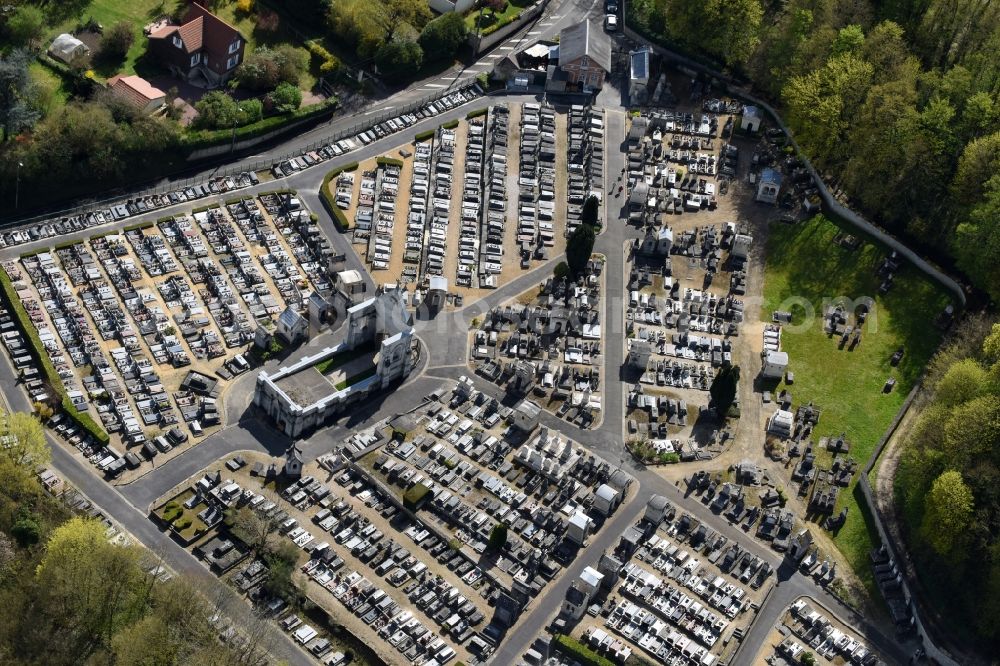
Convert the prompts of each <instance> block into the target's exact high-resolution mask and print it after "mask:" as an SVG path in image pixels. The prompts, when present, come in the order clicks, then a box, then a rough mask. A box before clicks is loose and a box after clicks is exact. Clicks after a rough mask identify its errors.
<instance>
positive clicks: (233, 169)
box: [0, 75, 476, 229]
mask: <svg viewBox="0 0 1000 666" xmlns="http://www.w3.org/2000/svg"><path fill="white" fill-rule="evenodd" d="M475 84H476V76H475V75H470V76H466V77H463V78H459V79H456V80H455V81H453V82H452V83H451V85H449V86H448V87H447V88H444V89H442V90H438V91H435V92H434V93H433V94H431V95H428V96H426V97H422V98H421V99H419V100H417V101H415V102H411V103H410V104H406V105H404V106H400V107H392V108H391V109H387V110H382V111H380V112H377V113H372V114H370V115H368V116H364V117H363V119H359V120H358V122H356V123H355V124H353V125H350V126H348V127H344V128H341V129H339V130H338V131H336V132H334V133H332V134H330V135H328V136H326V137H325V138H323V139H318V140H316V141H313V142H312V143H310V144H308V145H306V146H302V147H299V148H297V149H295V150H293V151H290V152H288V153H285V154H282V155H279V156H275V157H271V158H268V159H264V160H256V161H252V162H240V163H237V164H233V165H230V166H227V167H225V168H219V169H217V170H215V171H213V172H212V173H211V174H207V175H206V174H205V173H204V172H199V173H195V174H191V175H190V176H186V174H189V173H191V169H186V170H184V171H179V172H174V173H172V174H165V176H164V178H166V179H168V182H165V183H160V184H157V185H151V186H146V187H145V188H142V186H139V187H140V188H141V189H129V190H127V191H125V190H119V191H112V192H107V193H105V194H107V196H106V197H105V198H102V199H92V200H89V201H85V202H82V203H80V204H78V205H76V206H73V207H70V208H65V209H62V210H56V211H51V212H48V213H43V214H40V215H35V216H33V217H27V218H20V219H11V220H4V221H3V222H0V229H13V228H16V227H21V226H25V225H31V224H39V223H42V222H48V221H51V220H57V219H59V218H61V217H71V216H76V215H82V214H85V213H88V212H92V211H97V210H104V209H106V208H109V207H111V206H114V205H118V204H122V203H125V202H127V201H132V200H135V199H142V198H145V197H151V196H157V195H163V194H168V193H170V192H176V191H178V190H183V189H186V188H188V187H192V186H194V185H199V184H203V183H205V182H206V181H208V180H212V179H216V178H228V177H230V176H238V175H240V174H242V173H247V172H249V171H254V172H257V171H264V170H268V169H270V168H271V167H272V166H273V165H275V164H279V163H281V162H283V161H285V160H288V159H291V158H293V157H298V156H300V155H303V154H304V153H308V152H311V151H314V150H318V149H319V148H321V147H323V146H326V145H329V144H331V143H336V142H337V141H341V140H343V139H347V138H350V137H353V136H356V135H357V134H358V133H360V132H363V131H365V130H368V129H371V128H372V127H374V126H375V125H378V124H380V123H383V122H385V121H386V120H389V119H390V118H396V117H398V116H400V115H403V114H406V113H411V112H413V111H417V110H419V109H421V108H423V107H425V106H426V105H428V104H430V103H432V102H435V101H437V100H439V99H442V98H444V97H447V96H448V95H451V94H454V93H456V92H461V91H464V90H467V89H471V88H473V87H474V86H475ZM400 134H402V133H400ZM211 164H212V161H210V160H209V161H206V162H205V163H204V164H201V165H199V168H207V167H210V166H211Z"/></svg>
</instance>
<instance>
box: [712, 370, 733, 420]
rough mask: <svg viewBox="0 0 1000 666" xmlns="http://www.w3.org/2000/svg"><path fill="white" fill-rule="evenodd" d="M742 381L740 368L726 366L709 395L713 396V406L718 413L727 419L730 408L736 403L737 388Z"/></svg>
mask: <svg viewBox="0 0 1000 666" xmlns="http://www.w3.org/2000/svg"><path fill="white" fill-rule="evenodd" d="M739 381H740V366H738V365H725V366H723V367H722V368H720V369H719V372H718V374H716V375H715V379H713V380H712V386H711V387H710V388H709V394H710V395H711V396H712V406H713V407H715V411H716V413H717V414H718V415H719V416H721V417H723V418H725V417H726V415H727V414H729V408H730V407H732V406H733V403H734V402H736V388H737V386H738V385H739Z"/></svg>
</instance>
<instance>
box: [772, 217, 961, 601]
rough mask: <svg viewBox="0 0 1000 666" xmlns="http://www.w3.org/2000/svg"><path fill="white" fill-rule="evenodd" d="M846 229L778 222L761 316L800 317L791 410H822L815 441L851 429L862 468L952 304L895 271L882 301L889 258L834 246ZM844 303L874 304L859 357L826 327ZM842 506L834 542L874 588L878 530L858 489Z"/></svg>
mask: <svg viewBox="0 0 1000 666" xmlns="http://www.w3.org/2000/svg"><path fill="white" fill-rule="evenodd" d="M840 231H841V230H840V229H839V228H838V227H837V226H836V225H835V224H834V223H833V222H831V221H829V220H827V219H825V218H823V217H816V218H813V219H812V220H809V221H807V222H803V223H801V224H798V225H786V224H781V223H775V224H773V225H772V227H771V229H770V235H769V238H768V243H767V261H766V267H765V282H764V302H763V306H762V308H761V316H762V317H764V318H765V319H766V320H768V321H769V320H770V317H771V313H772V312H773V311H774V310H789V311H791V312H792V315H793V320H792V324H793V326H791V327H787V328H786V329H785V330H784V331H783V332H782V338H781V341H782V349H783V350H784V351H786V352H788V356H789V370H791V371H793V372H794V374H795V383H794V384H793V385H790V386H785V385H784V383H782V384H780V385H779V387H778V389H777V390H778V391H780V390H781V389H782V388H787V389H788V390H789V391H790V392H791V393H792V396H793V398H794V405H793V406H794V407H797V406H798V405H800V404H805V403H808V402H809V401H810V400H811V401H813V402H814V403H815V405H816V406H817V407H819V408H820V409H821V410H822V416H821V418H820V421H819V424H818V425H817V427H816V430H815V436H814V441H815V440H818V438H819V437H822V436H824V435H836V434H840V433H841V432H846V433H847V438H848V440H849V441H850V443H851V456H852V457H853V458H854V459H855V460H857V461H858V462H859V463H860V464H862V465H863V464H864V463H865V462H866V461H867V459H868V457H869V456H870V455H871V452H872V450H873V449H874V447H875V445H876V444H877V443H878V441H879V439H880V438H881V437H882V435H883V433H884V432H885V430H886V428H887V427H888V426H889V424H890V423H891V422H892V419H893V417H894V416H895V414H896V412H897V411H898V410H899V408H900V406H901V405H902V403H903V401H904V400H905V399H906V395H907V394H908V393H909V391H910V389H911V388H912V387H913V385H914V383H915V382H916V381H917V380H918V379H919V377H920V374H921V372H922V370H923V368H924V365H925V364H926V362H927V360H928V359H929V358H930V356H931V355H932V354H933V352H934V350H935V349H936V348H937V345H938V342H939V341H940V332H939V331H938V329H937V328H936V327H935V326H934V319H935V317H936V316H937V315H938V313H940V312H941V310H942V309H943V308H944V306H945V305H946V304H947V303H948V298H947V296H946V295H945V293H944V292H943V291H942V290H941V289H939V288H938V287H937V285H935V284H933V283H931V282H930V281H929V280H927V279H926V278H925V277H924V276H923V275H922V274H921V273H919V272H917V271H916V270H915V269H913V268H910V267H906V268H904V269H903V270H902V271H901V272H900V273H898V274H897V276H896V279H895V282H894V285H893V287H892V289H891V290H890V291H889V293H888V294H886V295H885V296H880V295H879V294H878V287H879V284H880V282H881V280H880V278H879V277H878V276H877V275H876V274H875V271H876V269H877V268H878V266H879V264H880V263H881V261H882V259H883V258H884V256H885V252H884V251H883V250H881V249H880V248H878V247H876V246H874V245H872V244H869V243H864V244H862V245H861V247H859V248H858V249H855V250H850V249H846V248H843V247H841V246H840V245H838V244H836V243H835V242H834V238H835V237H836V236H837V234H838V232H840ZM842 296H843V297H847V298H849V299H859V298H861V297H866V296H868V297H871V298H873V299H874V300H875V307H874V309H873V311H872V314H871V315H869V318H868V321H867V322H866V323H865V326H864V329H863V337H862V341H861V344H860V345H858V346H857V347H856V348H855V349H854V351H848V350H847V349H846V348H844V349H839V348H838V342H839V338H836V337H834V338H831V337H829V336H828V335H827V334H826V333H825V332H824V330H823V324H824V322H823V302H824V300H825V299H835V298H838V297H842ZM793 299H794V300H793ZM795 303H799V304H798V305H796V304H795ZM806 303H807V304H808V306H804V305H802V304H806ZM808 308H811V309H812V311H813V316H812V317H811V319H809V318H807V317H806V314H807V312H806V311H807V309H808ZM796 329H798V330H796ZM899 347H904V348H905V354H904V356H903V360H902V362H901V363H900V364H899V366H898V367H896V368H893V367H891V365H890V363H889V359H890V357H891V356H892V354H893V352H894V351H895V350H896V349H898V348H899ZM889 377H895V379H896V387H895V389H894V390H893V391H892V392H891V393H888V394H886V393H883V391H882V387H883V385H884V384H885V381H886V379H888V378H889ZM817 459H818V461H819V462H820V464H821V465H823V464H826V463H828V462H829V460H830V454H829V453H827V452H825V451H822V452H819V451H818V452H817ZM844 506H847V507H849V512H848V519H847V524H846V525H845V526H844V527H843V528H842V529H841V530H840V532H839V533H838V534H837V536H836V538H835V542H836V543H837V545H838V547H839V548H840V549H841V550H842V552H843V553H844V555H845V556H846V558H847V559H848V560H849V561H850V563H851V565H852V567H853V568H854V570H855V572H856V573H857V574H858V576H859V577H860V578H861V579H862V581H864V582H865V583H866V585H867V586H868V587H869V588H870V589H871V588H872V586H873V582H872V574H871V568H870V567H869V566H868V562H867V559H866V558H867V554H868V550H869V549H870V548H871V534H870V530H872V529H873V527H872V526H871V525H870V524H869V522H868V521H867V519H866V517H865V516H863V515H862V511H861V510H860V508H859V505H858V499H857V497H856V495H855V489H854V485H852V486H851V487H850V488H849V489H847V490H846V491H842V492H841V494H840V499H839V501H838V506H837V510H838V511H839V510H840V509H841V508H842V507H844Z"/></svg>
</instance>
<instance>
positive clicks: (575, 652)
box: [555, 634, 617, 666]
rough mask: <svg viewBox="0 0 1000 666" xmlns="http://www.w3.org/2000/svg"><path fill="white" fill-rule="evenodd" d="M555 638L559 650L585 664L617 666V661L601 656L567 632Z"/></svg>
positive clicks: (584, 665)
mask: <svg viewBox="0 0 1000 666" xmlns="http://www.w3.org/2000/svg"><path fill="white" fill-rule="evenodd" d="M555 639H556V649H557V650H559V651H560V652H562V653H564V654H566V655H567V656H569V657H570V658H572V659H575V660H576V661H578V662H580V663H581V664H583V666H617V665H616V664H615V662H613V661H611V660H610V659H608V658H607V657H603V656H601V655H600V654H598V653H596V652H594V651H593V650H591V649H590V648H589V647H587V646H586V645H584V644H583V643H581V642H580V641H578V640H576V639H573V638H570V637H569V636H567V635H566V634H558V635H557V636H556V637H555Z"/></svg>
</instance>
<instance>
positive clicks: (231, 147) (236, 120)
mask: <svg viewBox="0 0 1000 666" xmlns="http://www.w3.org/2000/svg"><path fill="white" fill-rule="evenodd" d="M236 111H237V115H236V116H235V117H234V118H233V140H232V142H231V143H230V144H229V152H230V153H232V152H233V151H235V150H236V125H237V124H238V123H239V118H240V117H239V114H241V113H243V107H242V106H238V107H236Z"/></svg>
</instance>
